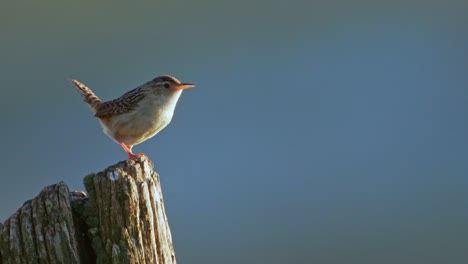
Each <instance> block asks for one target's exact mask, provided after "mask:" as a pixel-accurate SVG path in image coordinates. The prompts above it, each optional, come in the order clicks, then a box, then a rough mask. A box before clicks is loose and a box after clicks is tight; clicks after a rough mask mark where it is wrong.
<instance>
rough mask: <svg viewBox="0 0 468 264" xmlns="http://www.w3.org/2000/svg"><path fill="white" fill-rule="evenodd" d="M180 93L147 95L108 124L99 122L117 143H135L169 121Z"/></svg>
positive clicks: (130, 144)
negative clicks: (133, 108) (131, 108)
mask: <svg viewBox="0 0 468 264" xmlns="http://www.w3.org/2000/svg"><path fill="white" fill-rule="evenodd" d="M180 94H181V91H180V92H176V93H174V94H172V95H171V96H170V97H158V96H155V95H149V96H147V97H146V98H144V99H143V100H142V101H141V102H140V103H139V105H138V107H137V109H136V110H134V111H132V112H129V113H125V114H122V115H119V116H118V117H117V118H115V117H114V118H112V120H111V121H110V122H109V123H108V124H104V123H103V122H101V124H102V126H103V130H104V132H105V133H106V134H107V135H109V136H110V137H111V138H112V139H114V140H115V141H117V142H118V143H120V142H123V143H125V144H126V145H129V146H133V145H137V144H139V143H141V142H143V141H145V140H147V139H149V138H151V137H153V136H155V135H156V134H157V133H158V132H159V131H161V130H162V129H164V128H165V127H166V126H167V125H168V124H169V123H170V122H171V120H172V116H173V115H174V109H175V106H176V104H177V101H178V99H179V97H180ZM111 131H113V133H112V132H111Z"/></svg>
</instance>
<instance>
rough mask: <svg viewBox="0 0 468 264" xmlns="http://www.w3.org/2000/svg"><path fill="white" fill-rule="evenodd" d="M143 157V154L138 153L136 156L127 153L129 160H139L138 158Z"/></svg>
mask: <svg viewBox="0 0 468 264" xmlns="http://www.w3.org/2000/svg"><path fill="white" fill-rule="evenodd" d="M143 156H146V155H145V154H143V153H138V154H133V153H128V158H129V159H134V158H139V157H143Z"/></svg>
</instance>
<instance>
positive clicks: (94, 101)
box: [71, 80, 102, 113]
mask: <svg viewBox="0 0 468 264" xmlns="http://www.w3.org/2000/svg"><path fill="white" fill-rule="evenodd" d="M71 82H72V83H73V84H74V85H75V86H76V89H77V90H78V91H79V92H80V94H81V96H82V97H83V101H85V102H86V103H87V104H88V105H89V106H90V107H91V110H93V112H94V113H96V110H97V109H98V107H99V106H100V105H101V104H102V100H101V99H99V97H97V95H95V94H94V92H93V91H91V89H89V88H88V87H87V86H86V85H84V84H82V83H80V82H79V81H77V80H72V81H71Z"/></svg>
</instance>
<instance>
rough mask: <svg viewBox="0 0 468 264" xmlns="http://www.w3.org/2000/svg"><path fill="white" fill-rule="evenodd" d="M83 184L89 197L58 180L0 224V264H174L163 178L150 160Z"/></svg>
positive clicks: (117, 167) (89, 178) (132, 162)
mask: <svg viewBox="0 0 468 264" xmlns="http://www.w3.org/2000/svg"><path fill="white" fill-rule="evenodd" d="M84 182H85V187H86V189H87V191H88V195H86V194H85V193H84V192H69V190H68V187H67V186H66V185H65V183H63V182H60V183H58V184H55V185H51V186H48V187H46V188H44V190H42V191H41V193H40V194H39V195H38V196H37V197H36V198H34V199H32V200H30V201H27V202H25V203H24V205H23V206H22V207H21V208H20V209H18V211H17V212H16V213H14V214H13V215H12V216H11V217H10V218H9V219H8V220H6V221H5V223H4V224H3V226H2V225H1V224H0V264H7V263H8V264H10V263H12V264H13V263H83V264H87V263H98V264H101V263H102V264H104V263H148V264H153V263H154V264H175V263H176V259H175V255H174V248H173V245H172V238H171V232H170V229H169V224H168V222H167V217H166V213H165V210H164V201H163V196H162V191H161V184H160V181H159V175H158V174H157V173H155V172H154V171H153V168H152V165H151V163H150V161H149V160H148V159H147V158H146V157H141V158H136V159H133V160H127V161H123V162H120V163H118V164H116V165H114V166H111V167H109V168H107V169H105V170H104V171H102V172H99V173H97V174H91V175H88V176H87V177H85V180H84Z"/></svg>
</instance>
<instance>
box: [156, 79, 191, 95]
mask: <svg viewBox="0 0 468 264" xmlns="http://www.w3.org/2000/svg"><path fill="white" fill-rule="evenodd" d="M150 86H151V87H152V89H153V90H154V92H155V93H156V94H161V95H163V94H166V95H168V94H172V93H175V92H181V91H182V90H184V89H189V88H193V87H195V85H193V84H190V83H181V82H180V81H179V80H177V79H176V78H174V77H172V76H169V75H164V76H159V77H156V78H155V79H153V80H152V81H150Z"/></svg>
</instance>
